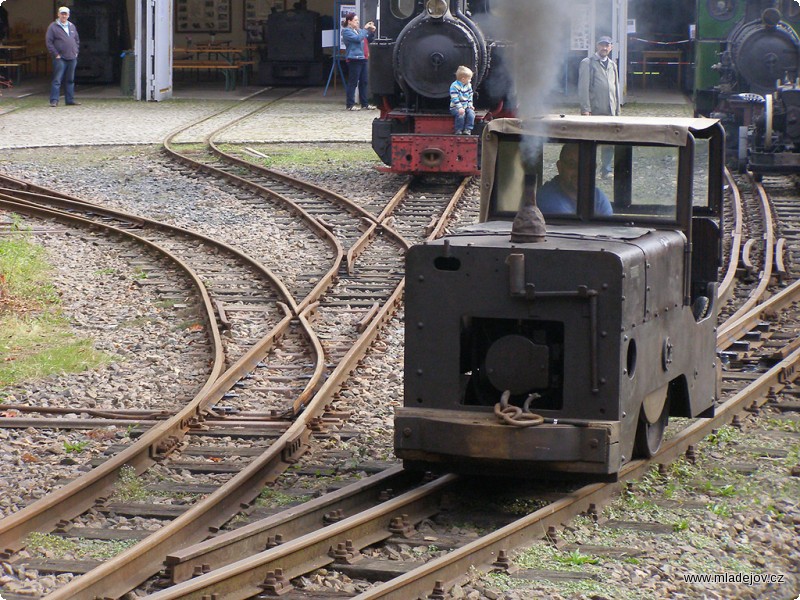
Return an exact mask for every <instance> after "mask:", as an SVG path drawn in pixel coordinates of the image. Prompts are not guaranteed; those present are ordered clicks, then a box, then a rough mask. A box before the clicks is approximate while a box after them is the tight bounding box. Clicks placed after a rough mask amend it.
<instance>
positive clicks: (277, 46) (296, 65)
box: [258, 2, 324, 85]
mask: <svg viewBox="0 0 800 600" xmlns="http://www.w3.org/2000/svg"><path fill="white" fill-rule="evenodd" d="M263 38H264V40H265V41H266V46H265V47H264V48H263V49H262V55H261V57H260V58H261V60H260V62H259V65H258V83H259V84H260V85H320V84H321V83H322V82H323V81H324V79H323V77H324V68H323V63H324V59H323V55H322V25H321V20H320V15H319V13H318V12H314V11H312V10H308V9H307V8H306V7H305V2H298V3H296V4H295V6H294V8H293V9H292V10H285V11H277V10H273V12H272V13H270V15H269V17H268V18H267V22H266V23H265V24H264V33H263Z"/></svg>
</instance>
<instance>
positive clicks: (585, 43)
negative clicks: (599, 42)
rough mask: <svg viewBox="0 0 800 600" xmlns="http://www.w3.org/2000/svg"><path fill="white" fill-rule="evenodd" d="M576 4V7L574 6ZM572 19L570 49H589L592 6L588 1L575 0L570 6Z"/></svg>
mask: <svg viewBox="0 0 800 600" xmlns="http://www.w3.org/2000/svg"><path fill="white" fill-rule="evenodd" d="M573 5H574V8H572V6H573ZM570 11H571V13H572V20H571V23H570V36H569V49H570V50H584V51H588V50H589V41H590V40H591V37H592V23H591V14H590V13H591V6H589V3H588V2H573V3H572V4H571V6H570Z"/></svg>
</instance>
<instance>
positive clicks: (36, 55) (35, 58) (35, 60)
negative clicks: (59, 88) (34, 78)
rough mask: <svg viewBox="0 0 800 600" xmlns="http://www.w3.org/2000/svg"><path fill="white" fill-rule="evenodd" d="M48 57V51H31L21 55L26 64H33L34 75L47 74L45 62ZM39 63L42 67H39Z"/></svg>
mask: <svg viewBox="0 0 800 600" xmlns="http://www.w3.org/2000/svg"><path fill="white" fill-rule="evenodd" d="M49 58H50V53H49V52H33V53H31V54H26V55H25V56H23V57H22V60H23V61H24V62H25V63H26V64H33V69H32V71H31V72H32V73H33V74H34V75H39V74H43V75H47V63H48V59H49ZM39 63H42V66H43V67H44V68H43V69H40V68H39Z"/></svg>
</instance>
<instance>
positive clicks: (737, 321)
mask: <svg viewBox="0 0 800 600" xmlns="http://www.w3.org/2000/svg"><path fill="white" fill-rule="evenodd" d="M751 181H752V180H751ZM752 183H753V186H754V188H755V189H756V192H757V193H758V197H759V200H760V207H761V211H762V216H763V218H764V236H763V239H764V259H763V260H764V264H763V268H762V271H761V273H760V279H759V282H758V286H756V289H755V290H754V291H753V292H751V294H750V297H749V298H748V299H747V301H746V302H744V304H742V306H740V307H739V309H738V310H737V311H736V312H735V313H734V314H732V315H731V316H730V317H729V318H728V319H727V320H726V321H725V323H723V324H722V326H720V328H719V330H718V332H717V350H725V349H726V348H728V347H729V346H730V345H731V344H732V343H733V342H735V341H736V340H737V339H739V338H740V337H741V336H742V335H744V334H745V333H746V332H747V331H748V330H750V329H752V328H753V326H754V325H755V324H756V323H757V322H758V320H759V318H760V314H761V313H762V312H763V310H759V300H760V299H761V298H762V297H763V295H764V293H765V292H766V291H767V288H768V287H769V284H770V279H771V278H772V266H773V251H774V247H775V232H774V231H773V220H772V210H771V209H770V206H769V200H768V198H767V194H766V192H765V191H764V187H763V186H762V185H761V184H760V183H757V182H755V181H752Z"/></svg>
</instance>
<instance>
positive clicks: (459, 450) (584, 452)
mask: <svg viewBox="0 0 800 600" xmlns="http://www.w3.org/2000/svg"><path fill="white" fill-rule="evenodd" d="M482 138H483V140H482V142H483V156H482V160H483V164H482V174H481V181H482V185H481V219H480V222H479V223H477V224H475V225H470V226H467V227H465V228H463V229H461V230H458V231H456V232H454V233H453V234H451V235H448V236H446V237H444V238H441V239H438V240H436V241H432V242H428V243H425V244H423V245H418V246H414V247H412V248H411V249H410V250H409V252H408V254H407V259H406V290H405V311H406V313H405V314H406V318H405V323H406V325H405V328H406V331H405V341H406V346H405V371H404V383H405V388H404V401H403V406H402V407H400V408H398V409H397V410H396V413H395V440H394V441H395V452H396V454H397V456H398V457H400V458H402V459H403V461H404V464H405V466H406V467H407V468H412V469H425V470H428V469H432V470H436V469H437V468H438V469H446V470H450V471H456V472H470V473H480V474H507V475H513V476H519V477H536V476H538V475H539V474H540V473H542V472H569V473H581V474H593V475H595V476H598V477H601V476H602V477H614V476H615V474H616V473H618V471H619V469H620V468H621V467H622V466H623V465H624V464H625V463H627V462H628V461H630V460H631V458H633V457H637V456H652V455H653V454H655V453H656V452H657V451H658V450H659V448H660V445H661V442H662V439H663V435H664V430H665V428H666V426H667V423H668V419H669V417H670V416H683V417H700V416H712V415H713V411H714V403H715V400H716V398H717V395H718V383H717V382H718V377H717V364H716V362H717V361H716V351H715V348H716V333H715V330H716V321H717V302H716V285H717V284H716V282H717V277H718V268H719V266H720V262H721V255H722V251H721V229H720V227H721V211H720V206H721V202H722V198H721V196H722V173H723V166H724V165H723V161H724V146H725V141H724V140H725V133H724V130H723V128H722V127H721V125H720V123H719V122H718V121H717V120H712V119H707V118H704V119H656V118H649V119H645V118H635V117H579V116H575V117H570V116H566V117H565V116H552V117H543V118H540V119H535V120H531V121H526V122H521V121H519V120H517V119H495V120H493V121H492V122H491V123H489V124H487V125H486V127H485V129H484V131H483V135H482ZM567 148H570V150H574V151H575V152H574V156H577V163H572V164H571V165H569V167H570V169H572V170H569V171H568V169H567V167H568V164H567V162H566V158H565V154H564V152H565V150H566V149H567ZM608 148H613V156H614V162H613V164H614V177H613V180H611V179H603V180H600V179H596V178H595V173H596V171H597V166H598V165H599V164H600V162H601V157H602V155H603V152H604V150H605V149H608ZM566 156H570V155H569V154H567V155H566ZM553 165H556V166H555V168H554V167H553ZM556 171H557V172H558V174H557V175H556V174H555V173H556ZM568 173H571V175H569V174H568ZM551 177H552V178H551ZM544 180H549V181H548V183H547V184H545V185H544V186H543V185H542V181H544ZM553 186H557V188H556V189H558V190H560V191H559V193H561V194H563V196H564V203H563V205H562V208H558V209H556V208H549V209H548V208H546V204H545V202H544V197H545V192H547V190H548V188H549V189H550V191H551V192H552V190H553ZM537 196H538V197H539V201H538V202H539V205H540V206H542V209H540V208H538V206H537V200H536V198H537ZM599 198H605V199H606V201H607V204H606V206H607V205H608V204H610V206H611V207H612V211H611V212H612V214H608V212H609V211H602V213H601V212H600V211H598V210H597V208H596V207H597V206H598V202H597V201H598V199H599ZM564 206H566V207H571V208H569V209H568V210H564V209H563V207H564ZM548 210H549V211H550V212H548ZM543 211H544V212H543Z"/></svg>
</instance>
